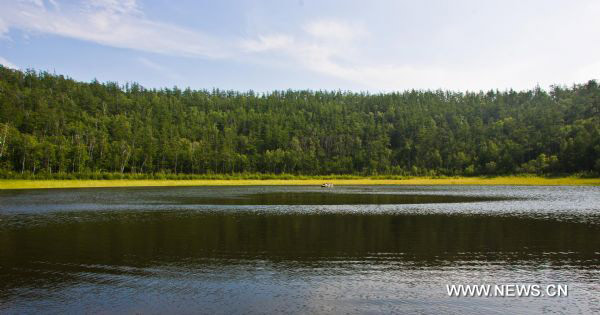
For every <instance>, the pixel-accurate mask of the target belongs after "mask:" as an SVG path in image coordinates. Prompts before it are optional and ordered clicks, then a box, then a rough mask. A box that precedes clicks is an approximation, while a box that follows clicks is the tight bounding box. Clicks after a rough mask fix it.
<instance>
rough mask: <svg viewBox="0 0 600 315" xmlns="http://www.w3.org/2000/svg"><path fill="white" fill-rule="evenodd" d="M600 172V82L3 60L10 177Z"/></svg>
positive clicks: (2, 119)
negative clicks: (22, 65)
mask: <svg viewBox="0 0 600 315" xmlns="http://www.w3.org/2000/svg"><path fill="white" fill-rule="evenodd" d="M599 173H600V87H599V86H598V82H596V81H594V80H591V81H589V82H587V83H583V84H576V85H573V86H570V87H566V86H552V87H551V88H549V89H548V90H544V89H542V88H540V87H533V88H532V89H530V90H525V91H514V90H505V91H498V90H490V91H478V92H453V91H442V90H407V91H403V92H392V93H367V92H361V93H359V92H349V91H312V90H298V91H295V90H287V91H272V92H268V93H257V92H254V91H247V92H238V91H230V90H219V89H212V90H192V89H189V88H187V89H183V90H182V89H179V88H177V87H173V88H163V89H147V88H144V87H142V86H140V85H139V84H136V83H126V84H124V85H120V84H119V83H116V82H106V83H101V82H98V81H97V80H94V81H92V82H90V83H85V82H78V81H75V80H73V79H71V78H68V77H66V76H63V75H57V74H51V73H48V72H37V71H35V70H27V71H19V70H13V69H9V68H6V67H2V66H0V177H3V178H36V177H40V178H44V177H46V178H52V176H59V175H60V174H62V175H65V174H67V175H68V174H84V175H81V176H84V177H85V176H88V177H93V176H98V174H180V175H210V174H295V175H326V174H338V175H344V174H346V175H360V176H372V175H400V176H444V175H447V176H453V175H463V176H475V175H479V176H481V175H510V174H537V175H556V174H559V175H567V174H568V175H571V174H587V175H590V176H598V174H599ZM85 174H87V175H85ZM94 174H95V175H94Z"/></svg>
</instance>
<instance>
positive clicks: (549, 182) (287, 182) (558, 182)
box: [0, 176, 600, 190]
mask: <svg viewBox="0 0 600 315" xmlns="http://www.w3.org/2000/svg"><path fill="white" fill-rule="evenodd" d="M323 183H332V184H333V185H334V186H349V185H398V186H408V185H414V186H434V185H476V186H600V178H576V177H557V178H545V177H516V176H503V177H490V178H484V177H450V178H427V177H415V178H409V179H370V178H361V179H230V180H221V179H214V180H211V179H206V180H177V179H174V180H168V179H166V180H153V179H141V180H131V179H115V180H103V179H99V180H86V179H83V180H77V179H67V180H26V179H3V180H0V190H6V189H52V188H94V187H106V188H108V187H176V186H301V185H307V186H311V185H313V186H320V185H321V184H323Z"/></svg>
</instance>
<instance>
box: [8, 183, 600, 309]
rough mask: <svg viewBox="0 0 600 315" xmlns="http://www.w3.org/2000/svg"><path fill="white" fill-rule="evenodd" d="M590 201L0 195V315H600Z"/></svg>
mask: <svg viewBox="0 0 600 315" xmlns="http://www.w3.org/2000/svg"><path fill="white" fill-rule="evenodd" d="M599 192H600V190H599V189H598V188H595V187H571V188H565V187H528V188H524V187H520V188H514V187H466V188H465V187H443V188H440V187H436V188H427V187H424V188H416V187H414V188H401V187H348V188H337V187H336V189H335V190H334V191H331V192H322V191H319V190H318V189H317V190H315V189H314V188H310V187H304V188H293V187H289V188H288V187H283V188H282V187H250V188H231V187H224V188H145V189H78V190H56V191H42V190H31V191H9V192H1V193H0V220H1V221H0V312H2V313H24V312H25V313H27V312H39V311H42V312H57V313H64V312H92V313H95V312H101V313H106V312H117V313H135V312H154V313H156V312H183V313H197V312H203V313H232V312H233V313H239V312H246V311H249V312H258V313H264V312H267V313H271V312H288V313H290V312H291V313H307V312H308V313H311V312H317V313H322V312H330V313H339V312H351V313H364V312H393V311H396V312H423V311H427V312H432V313H442V312H443V313H447V312H450V313H477V312H482V311H485V312H502V311H503V310H505V308H506V307H511V310H515V311H516V312H517V313H528V312H540V311H546V312H567V313H574V312H594V311H600V308H599V307H598V305H600V298H599V297H598V294H597V293H598V292H599V291H598V290H599V288H600V287H599V285H598V283H599V280H600V272H599V269H600V268H599V267H600V259H599V258H600V250H599V249H600V220H598V212H599V211H598V210H600V209H599V208H598V207H599V205H600V202H598V201H600V200H599V199H600V194H598V193H599ZM315 200H319V202H316V201H315ZM411 202H412V203H411ZM313 203H314V204H313ZM45 205H46V206H45ZM199 205H200V206H199ZM340 205H341V206H340ZM565 218H567V219H565ZM452 283H455V284H479V283H487V284H510V283H541V284H554V283H562V284H567V285H569V286H570V292H569V297H566V298H455V297H454V298H449V297H447V295H446V288H445V285H446V284H452Z"/></svg>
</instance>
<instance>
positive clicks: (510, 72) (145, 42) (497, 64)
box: [0, 0, 600, 92]
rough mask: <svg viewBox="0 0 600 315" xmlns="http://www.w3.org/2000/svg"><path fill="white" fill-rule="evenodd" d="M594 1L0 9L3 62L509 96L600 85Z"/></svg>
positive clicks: (211, 83)
mask: <svg viewBox="0 0 600 315" xmlns="http://www.w3.org/2000/svg"><path fill="white" fill-rule="evenodd" d="M599 16H600V1H594V0H590V1H512V0H505V1H480V0H478V1H376V0H373V1H309V0H291V1H285V0H279V1H275V0H273V1H258V0H256V1H229V0H224V1H194V0H182V1H168V0H123V1H119V0H83V1H66V0H65V1H62V0H0V63H1V64H3V65H5V66H9V67H13V68H19V69H27V68H34V69H38V70H49V71H54V72H56V73H58V74H65V75H67V76H70V77H72V78H74V79H77V80H83V81H90V80H92V79H94V78H97V79H98V80H100V81H118V82H120V83H125V82H134V81H135V82H139V83H141V84H142V85H144V86H146V87H151V88H152V87H157V88H160V87H172V86H174V85H177V86H179V87H181V88H185V87H191V88H194V89H201V88H208V89H211V88H214V87H216V88H221V89H235V90H243V91H245V90H249V89H253V90H255V91H270V90H276V89H277V90H280V89H288V88H291V89H328V90H332V89H335V90H337V89H341V90H354V91H371V92H379V91H395V90H407V89H439V88H441V89H449V90H461V91H464V90H471V91H472V90H481V89H483V90H488V89H496V88H497V89H500V90H503V89H508V88H514V89H517V90H520V89H527V88H532V87H534V86H536V85H540V86H541V87H544V88H545V87H548V86H549V85H551V84H561V85H570V84H573V83H583V82H585V81H587V80H589V79H598V78H600V18H598V17H599Z"/></svg>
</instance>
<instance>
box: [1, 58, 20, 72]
mask: <svg viewBox="0 0 600 315" xmlns="http://www.w3.org/2000/svg"><path fill="white" fill-rule="evenodd" d="M0 64H1V65H3V66H5V67H6V68H11V69H19V67H17V66H16V65H15V64H14V63H12V62H10V61H8V60H6V59H5V58H3V57H2V56H0Z"/></svg>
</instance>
